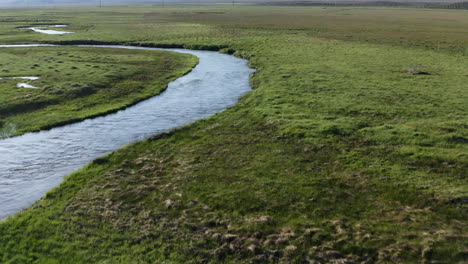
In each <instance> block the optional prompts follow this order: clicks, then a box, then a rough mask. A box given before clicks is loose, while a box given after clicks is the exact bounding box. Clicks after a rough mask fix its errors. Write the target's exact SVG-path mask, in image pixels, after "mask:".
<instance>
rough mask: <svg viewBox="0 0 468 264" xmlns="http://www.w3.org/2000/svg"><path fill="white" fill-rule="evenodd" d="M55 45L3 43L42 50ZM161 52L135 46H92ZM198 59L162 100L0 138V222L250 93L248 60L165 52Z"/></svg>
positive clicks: (218, 55)
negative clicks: (69, 181)
mask: <svg viewBox="0 0 468 264" xmlns="http://www.w3.org/2000/svg"><path fill="white" fill-rule="evenodd" d="M40 46H53V45H0V48H9V47H38V48H40ZM84 46H85V47H99V48H109V49H110V48H113V49H114V48H115V49H142V50H161V49H157V48H143V47H131V46H110V45H102V46H87V45H84ZM164 50H170V51H175V52H181V53H189V54H193V55H195V56H197V57H198V58H199V60H200V62H199V64H198V65H197V66H196V67H195V68H193V70H192V71H191V72H190V73H189V74H187V75H185V76H183V77H180V78H179V79H177V80H175V81H173V82H171V83H169V86H168V89H167V90H166V91H164V92H163V93H161V94H160V95H158V96H155V97H152V98H150V99H148V100H145V101H143V102H140V103H138V104H136V105H134V106H132V107H129V108H127V109H125V110H122V111H119V112H117V113H114V114H110V115H107V116H103V117H98V118H93V119H87V120H84V121H82V122H79V123H75V124H71V125H67V126H62V127H57V128H53V129H51V130H47V131H41V132H37V133H28V134H25V135H22V136H18V137H13V138H7V139H4V140H0V219H3V218H5V217H7V216H8V215H11V214H14V213H15V212H18V211H20V210H21V209H23V208H25V207H28V206H30V205H31V204H32V203H34V202H35V201H36V200H38V199H39V198H41V197H42V196H43V195H44V194H45V193H46V192H47V191H48V190H50V189H51V188H53V187H54V186H57V185H58V184H59V183H60V182H61V181H62V179H63V177H64V176H66V175H67V174H69V173H71V172H73V171H74V170H77V169H79V168H81V167H83V166H84V165H85V164H87V163H88V162H90V161H92V160H93V159H95V158H97V157H99V156H102V155H103V154H105V153H108V152H111V151H113V150H116V149H117V148H119V147H121V146H124V145H127V144H129V143H132V142H135V141H139V140H142V139H144V138H146V137H148V136H150V135H154V134H157V133H160V132H163V131H167V130H170V129H172V128H175V127H178V126H181V125H184V124H187V123H190V122H193V121H195V120H197V119H201V118H206V117H208V116H211V115H213V114H215V113H218V112H220V111H222V110H223V109H226V108H227V107H229V106H231V105H233V104H235V103H236V102H237V100H238V98H239V97H240V96H241V95H243V94H244V93H246V92H247V91H249V90H250V89H251V88H250V86H249V80H248V79H249V75H250V73H251V72H253V70H252V69H250V68H249V67H248V66H247V61H245V60H243V59H239V58H236V57H234V56H230V55H225V54H220V53H218V52H212V51H196V50H185V49H164Z"/></svg>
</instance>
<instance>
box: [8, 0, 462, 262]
mask: <svg viewBox="0 0 468 264" xmlns="http://www.w3.org/2000/svg"><path fill="white" fill-rule="evenodd" d="M14 12H16V11H14ZM14 12H13V11H11V12H10V13H8V12H5V13H2V16H8V17H9V19H10V20H14V19H13V18H12V17H15V13H14ZM6 14H8V15H6ZM24 14H25V16H24V17H22V21H18V22H15V21H8V23H1V27H0V30H2V34H6V35H1V36H0V41H2V42H9V43H19V42H25V40H27V41H28V42H30V41H31V40H34V41H38V42H39V41H49V42H50V41H59V40H69V41H72V40H89V39H93V40H99V41H117V42H132V43H153V44H178V45H187V46H189V47H202V46H204V45H211V46H220V47H228V48H229V49H232V51H236V52H235V55H237V56H241V57H245V58H248V59H249V60H250V64H251V65H252V66H253V67H255V68H256V69H257V72H256V74H255V75H254V76H253V77H252V79H251V83H252V86H253V88H254V91H253V92H251V93H249V94H247V95H246V96H244V97H243V98H242V99H241V100H240V102H239V103H238V104H237V105H236V106H234V107H232V108H230V109H228V110H226V111H224V112H223V113H221V114H218V115H216V116H214V117H212V118H209V119H208V120H203V121H199V122H196V123H194V124H191V125H189V126H186V127H183V128H181V129H178V130H177V131H174V132H173V133H170V134H167V135H164V136H160V137H155V138H153V139H150V140H148V141H145V142H141V143H137V144H134V145H131V146H128V147H125V148H124V149H122V150H119V151H117V152H115V153H113V154H110V155H108V156H106V157H104V158H101V159H99V160H96V161H95V162H94V163H93V164H90V165H88V166H87V167H86V168H84V169H82V170H80V171H78V172H76V173H74V174H72V175H70V176H68V177H67V179H66V180H65V181H64V183H63V184H62V185H61V186H59V187H57V188H55V189H54V190H53V191H51V192H50V193H49V194H48V195H46V197H44V199H42V200H41V201H39V202H38V203H36V204H35V205H34V206H33V207H32V208H31V209H28V210H26V211H24V212H22V213H20V214H18V215H16V216H15V217H12V218H10V219H7V220H6V221H5V222H4V223H1V224H0V260H1V261H2V262H5V263H164V262H165V263H219V262H226V263H252V262H254V263H267V262H284V263H303V262H306V261H310V262H311V263H314V261H315V263H317V262H318V263H431V262H433V263H462V262H463V261H465V260H466V258H467V255H466V254H467V253H466V252H467V251H466V250H467V245H466V235H467V233H466V226H467V223H466V219H467V214H466V196H467V195H466V193H467V191H468V186H467V184H466V171H467V165H468V164H467V155H468V152H467V148H466V143H467V132H468V131H467V123H468V120H467V106H466V105H467V104H466V102H467V89H468V87H467V80H468V77H467V76H468V73H467V69H468V63H467V58H468V57H467V55H468V54H467V53H466V47H467V45H468V39H467V36H468V34H467V33H468V19H467V12H466V11H447V10H443V11H442V10H423V9H421V10H414V9H411V10H406V9H390V8H388V9H387V8H322V7H299V8H294V7H250V6H237V7H236V8H232V7H230V6H223V5H219V6H215V7H209V6H199V7H195V6H178V7H177V8H164V9H163V8H159V7H144V8H143V7H142V8H139V7H135V8H130V7H125V8H121V7H119V8H108V9H102V10H88V9H81V10H80V9H75V10H74V11H73V16H72V15H71V13H69V12H67V11H66V10H60V9H56V10H53V11H52V10H43V11H25V13H24ZM0 19H1V18H0ZM3 19H5V18H3ZM43 19H49V20H51V21H52V22H53V23H57V24H61V23H67V24H70V31H75V32H77V33H76V34H70V35H65V36H60V37H57V36H44V35H38V34H34V33H27V32H21V33H18V32H17V31H15V30H14V29H13V28H14V27H16V26H24V25H25V24H27V23H31V21H38V20H43ZM8 32H16V33H15V34H16V36H12V35H9V34H7V33H8Z"/></svg>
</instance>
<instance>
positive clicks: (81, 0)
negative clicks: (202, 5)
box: [0, 0, 228, 6]
mask: <svg viewBox="0 0 468 264" xmlns="http://www.w3.org/2000/svg"><path fill="white" fill-rule="evenodd" d="M101 1H102V3H103V4H104V5H113V4H114V5H115V4H139V3H161V2H162V0H101ZM227 1H228V0H225V1H223V0H221V1H219V0H218V1H213V0H197V1H196V2H227ZM165 2H166V3H171V2H191V0H165ZM91 4H99V0H0V6H27V5H30V6H40V5H91Z"/></svg>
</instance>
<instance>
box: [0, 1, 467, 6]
mask: <svg viewBox="0 0 468 264" xmlns="http://www.w3.org/2000/svg"><path fill="white" fill-rule="evenodd" d="M101 1H102V4H103V5H116V4H140V3H155V4H156V3H162V2H163V1H165V2H166V3H167V4H169V3H177V2H231V1H232V0H101ZM235 1H236V2H253V1H248V0H235ZM257 1H259V2H269V1H275V0H257ZM277 1H278V0H277ZM279 1H288V0H279ZM291 1H293V0H291ZM298 1H304V0H298ZM312 1H313V0H312ZM316 1H324V0H316ZM325 1H326V0H325ZM342 1H346V0H342ZM351 1H352V0H351ZM361 1H362V0H361ZM364 1H365V0H364ZM368 1H379V0H368ZM390 1H392V0H390ZM393 1H401V2H406V1H427V2H433V1H437V0H393ZM439 1H440V2H444V0H439ZM445 1H446V0H445ZM452 1H453V2H456V1H460V0H452ZM28 5H29V6H44V5H50V6H54V5H99V0H0V6H20V7H26V6H28Z"/></svg>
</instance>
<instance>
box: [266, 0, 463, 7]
mask: <svg viewBox="0 0 468 264" xmlns="http://www.w3.org/2000/svg"><path fill="white" fill-rule="evenodd" d="M260 4H262V5H285V6H291V5H294V6H382V7H417V8H443V9H468V2H460V1H440V0H413V1H400V0H395V1H391V0H390V1H389V0H386V1H362V0H316V1H281V0H280V1H268V2H262V3H260Z"/></svg>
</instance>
